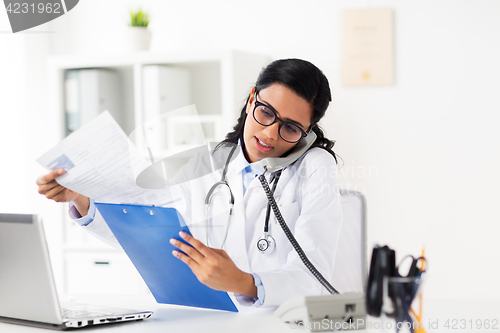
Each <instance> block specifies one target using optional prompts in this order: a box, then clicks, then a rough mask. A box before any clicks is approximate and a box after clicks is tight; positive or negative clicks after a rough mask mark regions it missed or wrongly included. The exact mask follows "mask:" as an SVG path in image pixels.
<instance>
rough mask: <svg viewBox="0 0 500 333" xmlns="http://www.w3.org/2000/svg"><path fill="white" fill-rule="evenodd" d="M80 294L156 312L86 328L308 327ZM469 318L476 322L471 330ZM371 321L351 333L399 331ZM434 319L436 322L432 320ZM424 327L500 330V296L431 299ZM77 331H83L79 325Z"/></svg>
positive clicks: (260, 332)
mask: <svg viewBox="0 0 500 333" xmlns="http://www.w3.org/2000/svg"><path fill="white" fill-rule="evenodd" d="M75 298H76V301H78V302H82V303H94V304H98V305H108V306H116V307H122V308H131V309H137V310H151V311H153V312H154V314H153V316H152V317H151V318H149V319H146V320H143V321H137V322H128V323H121V324H106V325H97V326H94V327H89V328H84V329H82V331H81V332H82V333H84V332H87V331H94V330H99V331H101V330H102V331H106V332H111V331H113V332H120V333H137V332H139V333H152V332H158V333H166V332H175V333H177V332H183V333H184V332H185V333H191V332H193V333H195V332H196V333H199V332H203V333H205V332H207V333H209V332H217V333H223V332H231V333H234V332H238V333H240V332H241V333H245V332H249V333H250V332H251V333H254V332H257V333H265V332H273V333H274V332H277V333H279V332H306V330H304V329H299V328H297V327H293V326H292V325H290V324H286V323H283V322H281V321H280V320H279V319H278V318H276V317H274V315H273V313H274V309H253V308H249V309H245V310H244V311H241V312H239V313H232V312H225V311H213V310H205V309H197V308H189V307H181V306H174V305H166V304H157V303H156V301H155V300H154V298H153V297H152V296H147V295H109V296H106V295H77V296H75ZM487 319H488V320H489V322H490V328H485V327H484V323H485V320H487ZM447 320H449V322H448V324H449V326H448V327H446V321H447ZM453 320H456V321H457V323H456V325H455V328H453ZM493 320H496V321H498V324H497V325H496V329H495V328H493V327H491V326H492V323H493V322H492V321H493ZM461 321H462V322H463V321H465V323H466V325H467V327H466V328H465V329H461V328H460V324H461ZM469 321H471V323H472V329H471V327H470V324H469ZM478 321H481V323H482V324H483V327H482V328H481V329H478V328H477V326H476V324H477V323H479V322H478ZM368 323H369V324H370V323H371V325H372V326H371V327H372V329H370V330H357V331H351V332H353V333H366V332H370V333H372V332H373V333H375V332H388V333H389V332H390V333H393V332H395V330H393V329H392V330H383V329H376V328H378V327H379V325H377V324H376V323H380V320H379V319H377V318H371V317H369V319H368ZM392 323H393V322H392ZM431 323H433V326H434V327H432V326H431V325H430V324H431ZM436 323H437V325H436ZM424 328H425V329H426V331H427V332H428V333H435V332H438V333H455V332H457V333H462V332H471V333H472V332H474V333H477V332H483V333H498V332H500V301H498V300H497V301H478V300H472V301H471V300H427V301H426V302H425V303H424ZM0 332H1V333H33V332H51V331H50V330H46V329H42V328H34V327H26V326H19V325H13V324H5V323H0ZM74 332H80V331H79V329H77V330H75V331H74ZM400 332H401V333H406V332H408V331H407V330H405V329H403V330H401V331H400Z"/></svg>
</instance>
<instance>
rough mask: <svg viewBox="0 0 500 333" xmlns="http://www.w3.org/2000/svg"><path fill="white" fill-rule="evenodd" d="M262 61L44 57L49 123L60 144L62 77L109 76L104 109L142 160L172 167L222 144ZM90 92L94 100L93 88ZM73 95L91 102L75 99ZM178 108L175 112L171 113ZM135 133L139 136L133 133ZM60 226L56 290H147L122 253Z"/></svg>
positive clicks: (228, 54)
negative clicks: (193, 151) (81, 73)
mask: <svg viewBox="0 0 500 333" xmlns="http://www.w3.org/2000/svg"><path fill="white" fill-rule="evenodd" d="M269 62H270V59H269V58H268V57H266V56H263V55H255V54H248V53H244V52H237V51H217V52H190V53H186V54H182V53H176V54H152V53H137V54H129V55H123V56H112V55H85V56H83V55H82V56H79V55H78V56H57V57H52V58H51V59H50V60H49V80H50V84H51V87H52V90H51V92H52V94H51V95H52V96H53V105H52V107H53V109H54V110H55V115H52V120H53V122H52V124H55V125H54V126H55V127H57V130H58V131H59V133H60V137H61V139H62V138H63V137H64V135H65V133H66V128H65V121H64V120H62V119H64V118H63V115H64V114H65V108H66V107H67V103H65V101H66V96H67V94H68V93H69V94H70V95H71V93H73V94H75V91H76V90H75V87H74V85H73V86H72V83H70V84H69V86H68V84H67V83H68V82H67V78H68V74H69V73H71V74H70V75H69V77H70V78H71V77H73V78H74V77H75V76H77V75H78V70H86V71H89V70H92V71H94V72H87V73H112V74H113V77H115V78H117V79H116V80H115V83H114V86H113V89H112V91H113V94H118V96H119V103H116V104H114V105H116V106H115V108H118V110H109V111H110V112H111V113H112V114H114V115H116V117H117V118H119V124H120V126H122V128H123V130H124V131H125V133H126V134H127V135H129V137H130V138H131V139H132V140H133V141H134V143H135V144H136V145H137V147H138V148H139V151H141V152H142V153H143V154H144V156H145V158H146V156H148V157H150V156H151V155H150V154H149V152H148V150H147V149H149V150H150V151H153V154H152V155H153V157H154V160H159V159H162V158H165V157H169V156H170V157H172V156H179V157H178V163H179V164H182V163H184V162H185V161H186V160H187V158H189V154H179V152H186V151H189V149H190V148H193V147H194V146H199V145H203V144H205V142H203V141H205V140H206V141H220V140H222V139H224V137H225V135H226V134H227V133H228V132H229V131H230V130H231V129H232V128H233V126H234V125H235V124H236V120H237V118H238V117H239V114H240V111H241V108H242V106H243V104H244V103H245V101H246V98H247V96H248V94H249V92H250V89H251V88H252V87H253V85H254V84H255V81H256V79H257V77H258V74H259V73H260V71H261V70H262V68H263V67H264V66H266V65H267V64H268V63H269ZM96 70H97V72H96ZM99 70H100V72H99ZM68 87H69V88H68ZM68 89H69V91H68ZM71 89H73V90H72V91H71ZM102 89H103V91H104V90H106V89H107V87H103V88H102ZM107 91H109V89H108V90H107ZM93 95H94V96H99V91H98V92H97V93H94V94H93ZM79 98H80V99H82V98H83V99H85V98H95V97H91V96H90V97H89V96H81V94H80V95H79ZM86 102H87V103H92V101H88V100H87V101H86ZM94 102H95V103H99V101H98V100H97V101H94ZM73 104H74V103H73ZM70 106H71V103H70ZM73 106H75V105H73ZM112 107H113V106H110V108H112ZM179 108H180V111H178V112H177V111H175V112H171V111H172V110H173V109H179ZM85 111H86V110H84V109H82V110H81V112H85ZM166 114H168V115H167V116H165V117H163V118H165V119H166V121H163V120H162V121H152V122H151V121H150V120H152V119H155V117H158V116H160V117H162V116H164V115H166ZM49 118H50V117H49ZM48 121H49V122H50V121H51V119H48ZM141 131H142V132H141ZM139 132H140V134H141V135H137V133H139ZM200 133H201V134H200ZM134 134H135V135H134ZM146 148H147V149H146ZM60 221H64V223H62V222H61V223H62V228H64V233H63V234H64V240H63V243H64V245H63V247H62V253H60V254H56V255H55V256H54V257H58V258H61V260H60V263H59V264H60V265H63V271H64V278H62V279H60V280H62V281H65V283H64V286H62V291H65V292H69V293H75V292H108V293H109V291H113V292H121V291H125V290H128V291H129V292H130V291H131V292H133V293H142V292H147V288H146V289H145V288H144V284H143V282H142V281H141V279H140V278H138V274H137V272H136V271H135V268H134V267H133V265H132V264H131V263H130V262H129V261H128V259H127V258H126V257H125V255H124V254H123V253H120V252H113V251H112V250H110V249H109V248H106V247H103V246H102V245H101V244H100V243H99V242H98V241H97V240H95V239H93V237H92V236H90V235H87V234H86V233H85V231H84V230H82V229H81V228H80V227H79V226H77V225H75V224H74V223H73V222H71V221H70V220H69V219H68V218H67V217H64V216H62V217H61V218H60ZM166 241H168V240H166ZM106 263H107V264H106ZM57 264H58V263H55V265H57ZM134 273H135V275H134ZM125 276H127V277H130V278H124V277H125ZM117 280H119V281H117ZM60 289H61V288H60Z"/></svg>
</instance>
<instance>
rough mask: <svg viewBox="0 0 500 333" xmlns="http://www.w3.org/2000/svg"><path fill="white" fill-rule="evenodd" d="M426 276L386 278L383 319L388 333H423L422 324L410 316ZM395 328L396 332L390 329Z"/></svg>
mask: <svg viewBox="0 0 500 333" xmlns="http://www.w3.org/2000/svg"><path fill="white" fill-rule="evenodd" d="M423 278H424V274H422V275H421V276H415V277H387V276H386V277H384V284H383V285H384V291H383V305H382V318H383V321H384V322H386V321H388V319H387V318H391V319H393V320H394V322H392V320H391V321H390V323H389V322H386V323H384V324H385V325H383V327H386V328H389V330H388V331H395V332H399V331H400V330H403V331H407V332H411V333H417V332H421V330H420V329H423V328H422V323H421V322H418V321H415V320H416V319H415V318H413V317H412V316H411V315H410V311H411V310H410V308H411V304H412V303H413V300H414V299H415V298H416V297H417V296H418V294H419V292H420V288H421V285H422V282H423ZM391 327H392V328H393V329H394V330H392V329H390V328H391Z"/></svg>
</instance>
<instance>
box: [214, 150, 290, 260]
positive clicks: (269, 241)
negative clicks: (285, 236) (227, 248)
mask: <svg viewBox="0 0 500 333" xmlns="http://www.w3.org/2000/svg"><path fill="white" fill-rule="evenodd" d="M237 147H238V146H237V145H235V146H234V147H233V148H232V149H231V152H230V153H229V155H228V157H227V160H226V164H225V165H224V169H223V170H222V177H221V180H220V181H218V182H217V183H215V184H213V185H212V187H211V188H210V190H208V193H207V196H206V197H205V214H206V219H205V221H206V227H207V237H206V244H207V246H209V240H208V228H209V225H211V220H212V219H211V218H210V217H209V216H210V215H209V210H210V205H211V202H212V198H213V194H214V191H215V189H216V188H217V187H219V186H225V187H227V188H228V190H229V216H228V217H227V224H226V231H225V235H224V239H223V241H222V244H221V247H220V248H221V249H222V248H223V247H224V245H225V244H226V239H227V235H228V232H229V225H230V223H231V217H232V215H233V207H234V195H233V191H231V187H230V186H229V184H228V182H227V178H226V174H227V167H228V165H229V162H230V161H231V157H232V156H233V154H234V151H235V150H236V148H237ZM280 175H281V170H280V171H278V172H276V173H274V174H273V176H272V179H271V182H272V183H273V189H272V192H273V194H274V191H275V190H276V186H277V185H278V180H279V178H280ZM270 213H271V205H270V204H269V203H268V204H267V211H266V222H265V224H264V235H263V236H262V237H260V238H259V240H258V241H257V249H258V250H259V252H260V253H262V254H266V255H267V254H271V253H273V252H274V250H275V249H276V241H275V240H274V238H273V237H272V236H271V235H270V234H269V217H270Z"/></svg>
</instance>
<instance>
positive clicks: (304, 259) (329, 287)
mask: <svg viewBox="0 0 500 333" xmlns="http://www.w3.org/2000/svg"><path fill="white" fill-rule="evenodd" d="M266 171H267V168H266V167H265V166H264V173H262V175H260V176H259V181H260V183H261V184H262V187H263V188H264V192H266V196H267V200H268V202H269V203H270V204H271V208H272V209H273V212H274V215H275V216H276V219H277V220H278V223H279V224H280V226H281V229H283V232H284V233H285V235H286V237H287V238H288V240H289V241H290V243H291V244H292V246H293V248H294V249H295V251H296V252H297V254H298V255H299V257H300V259H301V260H302V262H303V263H304V265H305V266H306V267H307V269H309V271H310V272H311V273H312V275H314V277H315V278H316V279H317V280H318V281H319V282H320V283H321V284H322V285H323V286H324V287H325V288H326V290H328V292H329V293H330V294H339V292H338V291H337V289H335V288H334V287H333V286H332V285H331V284H330V282H328V280H327V279H325V278H324V276H323V275H322V274H321V273H320V272H319V271H318V270H317V269H316V267H314V265H313V264H312V263H311V262H310V261H309V259H308V258H307V256H306V254H305V253H304V251H303V250H302V248H301V247H300V245H299V243H298V242H297V240H296V239H295V237H294V236H293V234H292V232H291V231H290V229H289V228H288V226H287V225H286V223H285V220H284V219H283V216H282V215H281V212H280V210H279V208H278V205H277V204H276V200H274V196H273V193H272V191H271V189H270V188H269V184H268V183H267V180H266V178H265V177H264V174H265V173H266ZM276 183H277V181H276ZM276 183H275V184H276Z"/></svg>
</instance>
